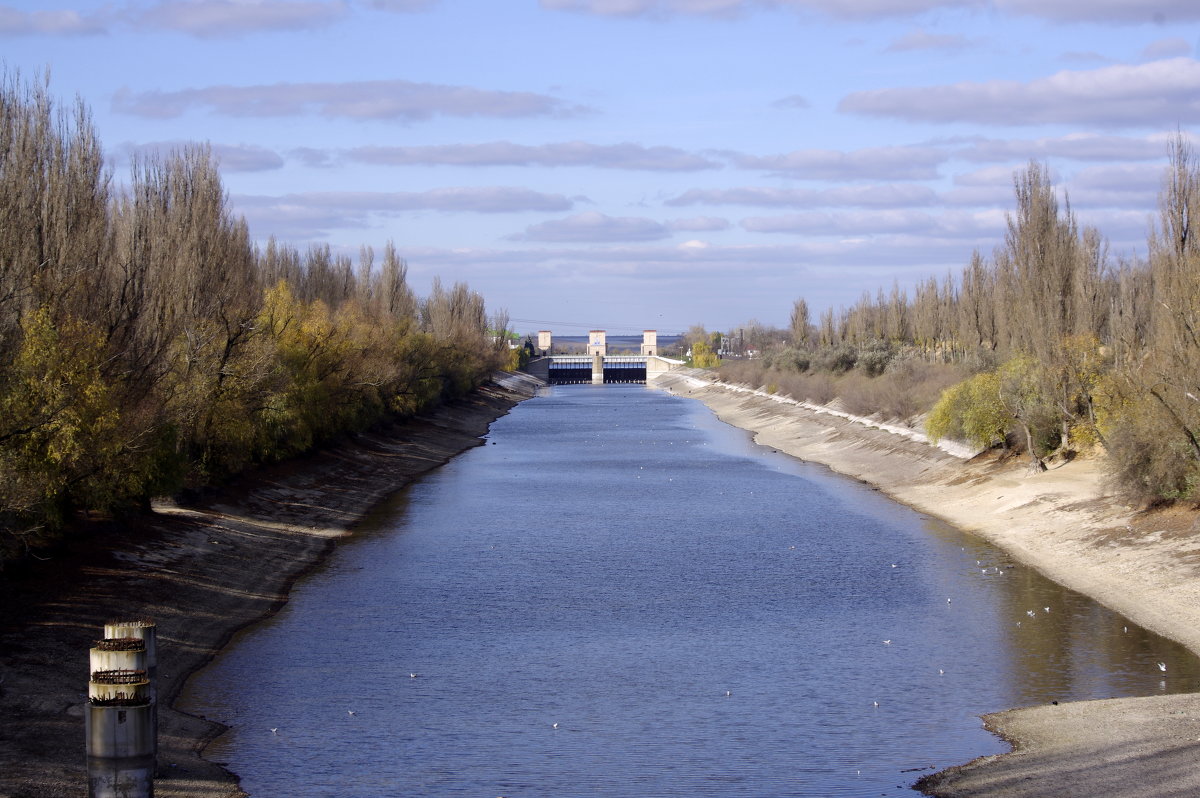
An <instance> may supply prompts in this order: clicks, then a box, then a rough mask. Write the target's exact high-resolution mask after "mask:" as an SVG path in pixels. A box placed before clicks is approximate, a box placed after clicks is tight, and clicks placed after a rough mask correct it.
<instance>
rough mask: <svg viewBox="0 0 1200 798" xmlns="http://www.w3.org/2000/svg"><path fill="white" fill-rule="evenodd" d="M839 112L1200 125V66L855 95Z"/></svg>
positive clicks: (995, 121) (1178, 61)
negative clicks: (1198, 123) (1197, 123)
mask: <svg viewBox="0 0 1200 798" xmlns="http://www.w3.org/2000/svg"><path fill="white" fill-rule="evenodd" d="M838 109H839V110H841V111H844V112H849V113H859V114H866V115H869V116H881V117H890V118H895V119H903V120H906V121H911V122H975V123H981V124H990V125H1031V124H1090V125H1096V126H1099V127H1122V126H1134V127H1141V126H1147V125H1150V126H1156V127H1163V126H1174V125H1176V124H1180V123H1185V124H1186V123H1194V122H1200V62H1197V61H1195V60H1192V59H1190V58H1173V59H1168V60H1165V61H1153V62H1151V63H1148V64H1140V65H1136V66H1128V65H1120V66H1110V67H1103V68H1100V69H1095V70H1090V71H1063V72H1059V73H1057V74H1055V75H1052V76H1050V77H1047V78H1038V79H1036V80H1033V81H1030V82H1028V83H1021V82H1018V81H1010V80H993V81H988V82H986V83H972V82H962V83H955V84H951V85H943V86H928V87H914V88H889V89H874V90H870V91H860V92H855V93H853V94H849V95H847V96H846V97H844V98H843V99H842V101H841V102H840V103H839V105H838Z"/></svg>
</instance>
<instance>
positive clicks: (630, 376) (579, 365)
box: [547, 355, 646, 385]
mask: <svg viewBox="0 0 1200 798" xmlns="http://www.w3.org/2000/svg"><path fill="white" fill-rule="evenodd" d="M597 361H599V363H598V362H597ZM548 372H549V374H548V378H547V379H548V382H549V383H550V384H551V385H574V384H581V383H600V382H645V381H646V358H645V357H639V356H637V355H627V356H623V355H608V356H600V355H580V356H564V355H555V356H554V357H553V358H552V359H551V360H550V363H549V364H548ZM601 373H603V378H602V379H598V377H599V376H600V374H601Z"/></svg>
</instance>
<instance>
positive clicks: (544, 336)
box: [538, 330, 554, 357]
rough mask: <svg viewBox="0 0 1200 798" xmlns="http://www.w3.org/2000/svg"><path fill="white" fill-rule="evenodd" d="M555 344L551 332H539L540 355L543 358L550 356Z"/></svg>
mask: <svg viewBox="0 0 1200 798" xmlns="http://www.w3.org/2000/svg"><path fill="white" fill-rule="evenodd" d="M553 343H554V338H553V336H551V335H550V331H549V330H538V354H540V355H542V356H543V357H545V356H546V355H548V354H550V349H551V346H552V345H553Z"/></svg>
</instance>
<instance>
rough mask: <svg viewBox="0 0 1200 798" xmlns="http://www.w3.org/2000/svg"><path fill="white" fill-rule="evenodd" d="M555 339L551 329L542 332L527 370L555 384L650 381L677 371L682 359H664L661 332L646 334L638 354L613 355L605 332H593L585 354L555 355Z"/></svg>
mask: <svg viewBox="0 0 1200 798" xmlns="http://www.w3.org/2000/svg"><path fill="white" fill-rule="evenodd" d="M553 350H554V337H553V334H552V333H551V331H550V330H539V331H538V343H537V348H536V350H535V352H534V357H533V358H532V359H531V360H530V361H529V365H527V366H526V367H525V370H526V371H527V372H529V373H530V374H532V375H533V376H535V377H539V378H541V379H543V380H545V381H546V382H548V383H550V384H551V385H570V384H579V383H590V384H592V385H601V384H604V383H607V382H647V381H648V380H652V379H654V378H655V377H657V376H658V375H660V374H665V373H667V372H668V371H671V370H672V369H677V368H679V367H680V366H682V365H683V364H684V362H683V361H682V360H676V359H674V358H669V357H663V356H662V355H660V354H659V353H658V332H657V331H656V330H644V331H643V332H642V344H641V350H640V352H638V353H637V354H632V353H630V354H609V352H608V337H607V333H606V332H605V331H604V330H591V331H590V332H589V333H588V337H587V346H586V349H585V352H584V353H582V354H554V351H553Z"/></svg>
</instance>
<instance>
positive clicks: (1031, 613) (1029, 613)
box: [1025, 610, 1033, 618]
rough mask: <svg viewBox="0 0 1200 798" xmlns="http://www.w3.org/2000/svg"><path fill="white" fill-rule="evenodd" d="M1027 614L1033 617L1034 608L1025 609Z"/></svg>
mask: <svg viewBox="0 0 1200 798" xmlns="http://www.w3.org/2000/svg"><path fill="white" fill-rule="evenodd" d="M1025 614H1026V615H1028V616H1029V617H1030V618H1032V617H1033V610H1025Z"/></svg>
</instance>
